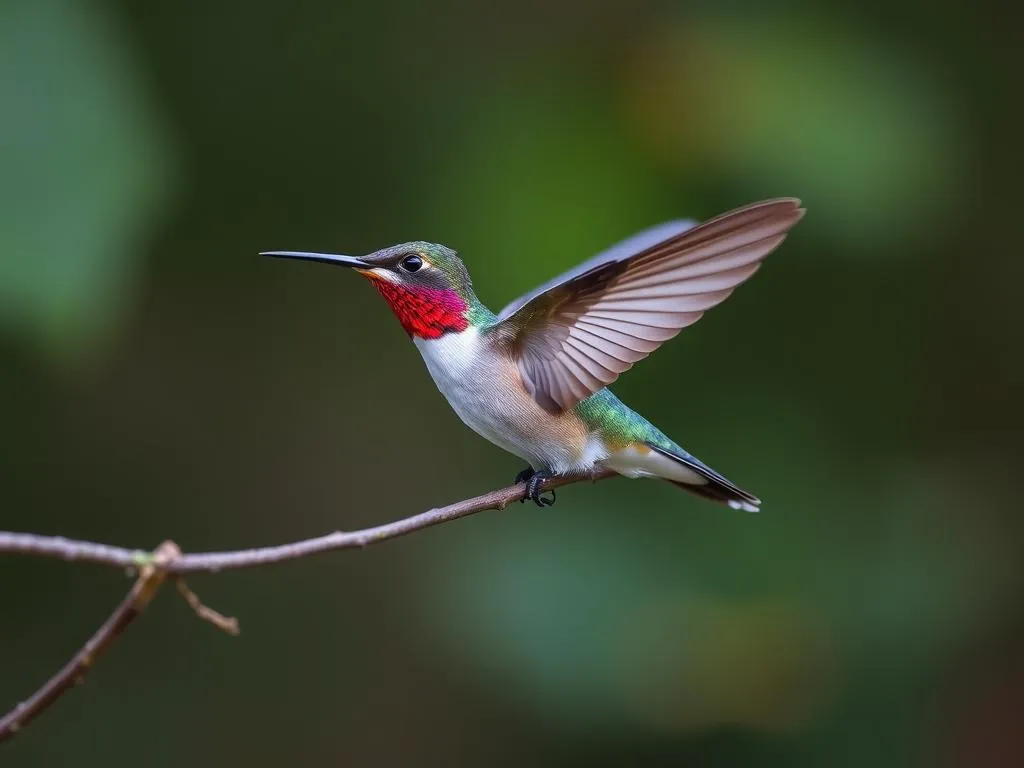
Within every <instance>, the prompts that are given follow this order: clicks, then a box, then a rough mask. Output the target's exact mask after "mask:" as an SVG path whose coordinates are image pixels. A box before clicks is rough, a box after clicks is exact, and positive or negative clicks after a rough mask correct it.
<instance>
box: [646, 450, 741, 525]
mask: <svg viewBox="0 0 1024 768" xmlns="http://www.w3.org/2000/svg"><path fill="white" fill-rule="evenodd" d="M646 445H647V447H648V448H650V449H651V450H653V451H657V452H658V453H660V454H661V455H662V456H665V457H666V458H669V459H672V460H673V461H676V462H678V463H679V464H682V465H683V466H684V467H686V468H687V469H689V470H691V471H692V472H694V473H696V474H697V475H698V476H699V477H700V479H701V480H703V481H705V482H703V483H691V482H684V481H681V480H674V479H672V478H668V477H666V478H664V479H665V480H667V481H668V482H670V483H672V485H675V486H678V487H680V488H682V489H683V490H685V491H689V492H690V493H695V494H697V495H698V496H703V497H704V498H705V499H710V500H711V501H717V502H719V503H721V504H727V505H729V506H730V507H732V508H733V509H742V510H744V511H746V512H760V511H761V506H760V505H761V500H760V499H759V498H757V496H754V495H753V494H751V493H748V492H747V491H745V490H743V489H742V488H740V487H739V486H738V485H736V484H735V483H733V482H731V481H730V480H728V479H727V478H725V477H723V476H722V475H720V474H719V473H718V472H716V471H715V470H713V469H712V468H711V467H709V466H708V465H707V464H705V463H704V462H702V461H700V460H698V459H696V458H694V457H693V456H690V455H689V454H687V453H683V452H678V453H677V452H676V451H671V450H668V449H666V448H662V447H661V446H659V445H655V444H653V443H646Z"/></svg>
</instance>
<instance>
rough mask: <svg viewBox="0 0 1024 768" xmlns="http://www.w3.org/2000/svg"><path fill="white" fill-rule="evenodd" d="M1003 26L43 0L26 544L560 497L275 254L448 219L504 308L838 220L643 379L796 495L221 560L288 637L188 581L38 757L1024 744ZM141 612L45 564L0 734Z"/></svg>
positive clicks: (548, 755) (14, 610) (696, 425)
mask: <svg viewBox="0 0 1024 768" xmlns="http://www.w3.org/2000/svg"><path fill="white" fill-rule="evenodd" d="M996 7H997V6H996V4H995V3H994V2H993V0H981V1H980V2H978V3H974V4H972V7H971V12H970V13H969V14H966V15H965V14H964V13H963V10H962V9H961V4H959V3H954V2H950V1H949V0H939V2H937V3H936V2H931V3H924V2H920V0H918V1H916V2H914V1H911V2H905V3H881V2H877V1H869V2H866V3H861V4H850V3H841V2H838V0H826V2H811V0H793V1H792V2H787V3H783V4H778V5H775V6H773V7H770V8H769V7H767V6H765V5H764V4H762V3H757V2H753V0H735V1H734V2H726V3H715V4H712V3H695V4H679V3H675V4H673V3H647V2H640V3H637V2H627V1H626V0H601V1H600V2H584V1H583V0H570V1H569V2H560V3H554V4H551V3H542V2H538V1H537V0H519V1H518V2H514V3H501V4H491V3H480V4H476V5H474V6H471V7H463V4H460V3H452V2H444V1H442V2H439V3H438V2H435V3H414V2H411V0H387V1H385V2H378V3H332V2H327V1H326V0H325V1H324V2H315V1H314V0H301V1H298V0H297V1H296V2H290V3H285V2H277V3H275V2H258V1H254V0H250V1H249V2H240V1H235V2H224V1H221V2H195V1H186V2H176V3H134V2H129V1H128V0H124V1H123V2H111V3H92V2H70V1H69V2H60V1H59V0H6V2H3V3H0V105H2V106H0V109H2V110H3V117H2V120H0V423H2V425H3V440H2V443H0V445H2V458H0V472H2V478H3V482H2V486H0V527H2V528H5V529H12V530H25V531H34V532H38V533H51V534H62V535H66V536H72V537H80V538H87V539H91V540H96V541H105V542H110V543H118V544H123V545H128V546H155V545H156V544H157V543H159V542H160V541H161V540H163V539H164V538H173V539H175V540H176V541H177V542H179V544H180V545H181V546H182V547H183V548H185V549H186V550H192V551H194V550H202V549H220V548H238V547H245V546H253V545H259V544H269V543H278V542H283V541H288V540H292V539H297V538H302V537H306V536H311V535H316V534H319V533H323V532H326V531H329V530H334V529H336V528H339V527H340V528H349V529H351V528H356V527H362V526H367V525H372V524H376V523H380V522H384V521H387V520H391V519H394V518H396V517H400V516H404V515H406V514H410V513H412V512H415V511H419V510H422V509H425V508H428V507H430V506H433V505H438V504H441V503H444V502H447V501H452V500H456V499H459V498H463V497H465V496H469V495H473V494H476V493H479V492H482V491H485V490H489V489H491V488H494V487H497V486H500V485H504V484H506V483H507V482H508V481H510V480H511V478H512V477H513V476H514V475H515V473H516V472H517V471H518V470H519V469H520V461H519V460H518V459H515V458H513V457H511V456H508V455H506V454H504V453H502V452H501V451H500V450H498V449H497V448H493V447H491V446H489V445H487V444H486V443H484V442H483V441H481V439H480V438H478V437H477V436H476V435H474V434H473V433H471V432H470V431H469V430H468V429H467V428H465V427H463V426H462V425H461V423H460V422H459V421H458V419H457V418H456V417H455V415H454V414H453V413H452V412H451V411H450V410H449V407H448V406H447V404H446V403H445V402H444V400H443V399H442V397H441V396H440V395H439V394H438V393H437V392H436V390H435V388H434V387H433V385H432V383H431V381H430V380H429V378H428V376H427V374H426V371H425V369H424V367H423V365H422V362H421V361H420V359H419V357H418V355H417V354H416V352H415V351H414V349H413V348H412V347H411V345H410V344H409V343H408V341H407V340H406V338H405V336H404V334H403V332H402V330H401V328H400V327H399V325H398V323H397V322H396V321H395V320H394V318H393V317H391V316H390V313H389V312H388V310H387V309H386V307H385V306H384V305H383V303H382V302H381V301H380V300H379V299H378V297H377V296H376V295H375V293H374V291H373V290H372V289H371V288H370V287H369V286H367V285H365V284H364V283H363V281H361V280H358V279H356V278H354V277H353V276H352V275H350V274H348V273H342V271H340V270H334V271H332V270H330V269H329V268H327V267H324V266H322V265H309V264H297V263H283V262H278V261H272V260H261V259H259V258H257V257H256V255H255V254H256V252H257V251H260V250H266V249H273V248H293V249H307V250H333V251H341V252H349V253H365V252H368V251H371V250H374V249H376V248H379V247H382V246H385V245H389V244H391V243H394V242H400V241H404V240H411V239H428V240H434V241H439V242H443V243H446V244H448V245H451V246H452V247H455V248H457V249H458V250H459V251H460V253H461V254H462V255H463V257H464V258H465V259H466V261H467V263H468V265H469V267H470V269H471V270H472V272H473V275H474V277H475V278H476V285H477V288H478V292H479V294H480V295H481V298H483V299H484V300H485V301H486V302H488V303H489V304H490V305H491V306H492V307H494V308H497V307H500V306H501V305H502V304H503V303H504V302H505V301H507V300H509V299H511V298H512V297H514V296H515V295H517V294H518V293H520V292H522V291H525V290H526V289H528V288H530V287H532V286H533V285H534V284H536V283H539V282H541V281H542V280H545V279H547V278H548V277H550V276H551V275H553V274H555V273H556V272H558V271H561V270H562V269H564V268H567V267H569V266H570V265H572V264H574V263H576V262H577V261H579V260H581V259H583V258H585V257H587V256H588V255H590V254H591V253H593V252H595V251H597V250H599V249H600V248H602V247H604V246H606V245H608V244H610V243H612V242H614V241H616V240H618V239H620V238H622V237H624V236H627V235H629V234H631V233H632V232H633V231H635V230H638V229H640V228H643V227H646V226H649V225H651V224H654V223H657V222H659V221H663V220H665V219H669V218H674V217H680V216H683V217H694V218H698V219H703V218H708V217H710V216H712V215H715V214H717V213H719V212H721V211H724V210H727V209H729V208H733V207H735V206H738V205H741V204H744V203H747V202H750V201H753V200H757V199H760V198H763V197H770V196H777V195H794V196H798V197H801V198H802V199H803V200H804V202H805V204H806V206H807V208H808V211H809V213H808V216H807V217H806V219H805V220H804V221H803V223H801V224H800V226H799V227H798V228H797V229H796V230H795V232H794V233H793V235H792V236H791V237H790V239H789V240H788V241H787V242H786V244H785V245H784V246H783V248H782V249H781V250H780V251H778V252H777V253H776V254H775V255H773V256H772V257H771V259H770V260H769V261H768V263H767V265H766V267H765V268H764V269H763V270H762V271H761V272H760V273H759V274H758V275H757V276H756V278H755V279H754V280H752V281H751V283H750V284H749V285H748V286H746V287H744V288H743V289H741V290H740V291H738V292H737V294H736V295H735V296H734V297H733V298H732V299H730V300H729V301H728V302H727V303H726V304H725V305H724V306H723V307H722V308H721V309H718V310H715V311H714V312H712V313H711V314H710V315H709V316H708V317H707V318H706V319H705V320H704V321H703V322H701V323H700V324H699V325H697V326H696V327H694V328H693V329H691V330H687V331H685V332H684V333H683V334H682V335H681V336H680V337H679V338H678V339H677V340H676V341H674V342H673V343H671V344H669V345H667V346H666V347H665V348H664V349H663V350H662V351H659V352H658V353H657V354H656V355H654V356H653V357H652V358H651V359H650V360H648V361H646V362H644V363H642V364H640V365H638V366H637V368H636V369H635V370H634V371H633V372H631V373H630V374H629V375H628V376H626V377H624V378H623V380H622V381H620V382H619V383H618V384H617V385H616V387H615V390H616V392H617V393H618V394H619V395H621V396H622V397H623V398H624V399H625V400H626V401H627V402H629V403H630V404H631V405H633V406H634V407H635V408H636V409H637V410H639V411H640V412H641V413H644V414H646V415H647V416H649V417H650V418H651V419H652V420H653V421H655V422H656V423H657V424H658V425H659V426H661V427H662V428H663V429H664V430H665V431H666V432H668V433H669V434H670V435H672V436H673V437H675V438H676V439H677V440H678V441H679V442H681V443H682V444H683V445H684V446H686V447H687V448H688V449H689V450H691V451H693V452H694V453H695V454H696V455H698V456H700V457H701V458H703V459H705V460H706V461H708V462H709V463H710V464H711V465H713V466H715V467H716V468H718V469H720V470H721V471H722V472H724V473H725V474H726V475H728V476H729V477H730V478H733V479H734V480H736V481H737V482H739V483H740V484H741V485H743V486H744V487H747V488H749V489H750V490H752V491H753V492H755V493H757V494H758V495H760V496H761V497H762V498H763V499H764V500H765V505H764V512H763V513H762V514H761V515H748V514H743V513H738V512H733V511H731V510H729V509H725V508H720V507H717V506H715V505H711V504H708V503H706V502H703V501H701V500H700V499H697V498H694V497H690V496H689V495H685V494H681V493H679V492H678V491H676V490H675V489H673V488H671V487H670V486H669V485H667V484H663V483H654V482H632V483H631V482H627V481H625V480H614V481H609V482H605V483H601V484H598V485H595V486H587V485H580V486H575V487H572V488H567V489H565V490H564V491H563V492H562V493H561V494H560V496H559V504H558V505H557V506H556V507H555V508H554V509H552V510H538V509H536V508H533V507H519V506H518V505H517V506H516V508H515V509H510V510H508V511H506V512H503V513H497V512H491V513H487V514H483V515H480V516H477V517H474V518H471V519H469V520H465V521H462V522H458V523H455V524H452V525H448V526H444V527H442V528H438V529H433V530H430V531H427V532H423V533H419V534H416V535H415V536H412V537H409V538H406V539H403V540H399V541H396V542H392V543H387V544H383V545H380V546H377V547H373V548H370V549H368V550H365V551H361V552H358V551H357V552H346V553H338V554H334V555H330V556H326V557H322V558H319V559H315V560H309V561H304V562H300V563H293V564H290V565H288V566H281V567H277V568H271V569H264V570H256V571H248V572H238V573H231V574H224V575H221V576H217V577H197V578H194V579H192V580H191V584H192V586H193V587H194V588H196V589H197V590H198V591H199V592H200V593H201V595H202V596H203V597H204V599H205V600H206V601H208V602H209V603H210V604H212V605H214V606H215V607H217V608H219V609H221V610H223V611H225V612H227V613H230V614H234V615H237V616H239V617H240V619H241V621H242V635H241V636H240V637H239V638H231V637H228V636H226V635H223V634H220V633H218V632H217V631H215V630H214V629H213V628H211V627H210V626H208V625H206V624H203V623H201V622H199V621H197V620H195V619H194V618H193V617H192V615H191V614H190V612H189V610H188V609H187V607H186V606H185V605H184V604H183V603H182V602H181V601H180V600H178V599H176V598H175V597H174V595H173V594H172V593H168V594H165V595H164V596H163V597H162V599H160V600H158V601H157V603H155V604H154V605H153V606H152V609H151V610H150V611H149V613H148V614H147V615H146V616H145V617H144V620H142V621H140V622H139V624H138V625H137V626H136V627H134V628H133V629H132V630H131V631H130V632H129V633H128V634H127V635H126V636H125V637H124V638H122V641H121V642H120V643H119V644H118V645H117V646H116V648H115V650H114V652H113V653H112V654H111V655H110V656H109V657H108V658H106V659H105V660H104V662H103V663H102V664H101V665H99V666H98V667H97V668H96V669H95V671H94V673H93V674H92V675H91V676H90V677H89V678H88V681H87V682H86V684H85V686H84V687H82V688H80V689H78V690H75V691H73V692H72V693H70V694H69V695H68V696H67V697H66V698H65V699H63V700H62V701H60V702H59V703H58V704H57V705H56V706H55V707H54V708H53V709H52V710H51V711H50V712H49V713H48V714H47V715H46V716H45V717H44V718H43V719H41V720H40V721H38V722H37V723H35V724H34V725H32V726H31V727H30V728H28V729H26V731H25V732H24V733H23V734H21V735H19V736H18V738H17V739H16V740H14V741H13V742H12V743H11V744H9V745H5V747H4V748H3V751H2V753H0V762H2V763H3V764H4V765H10V766H55V765H78V766H93V765H95V766H100V765H103V766H131V765H138V764H140V762H141V763H144V764H145V765H147V766H149V767H150V768H158V767H160V766H178V765H182V764H188V765H196V766H208V765H209V766H213V765H249V766H279V765H282V764H286V763H287V764H290V765H303V766H305V765H336V764H342V765H375V766H376V765H379V766H404V765H452V766H455V765H466V766H482V765H488V766H492V765H493V766H522V765H553V766H554V765H557V766H568V765H609V766H611V765H697V766H793V765H797V766H857V767H860V766H867V765H872V766H883V765H884V766H981V767H982V768H985V767H987V766H1008V765H1014V764H1016V765H1020V764H1024V735H1022V734H1024V729H1022V726H1024V723H1022V722H1021V719H1022V715H1021V713H1022V711H1024V701H1022V699H1024V694H1022V690H1024V608H1022V605H1024V603H1022V596H1024V578H1022V577H1024V565H1022V562H1021V557H1020V555H1021V547H1020V543H1021V541H1022V540H1024V536H1022V534H1024V522H1022V518H1021V504H1020V495H1019V492H1018V490H1017V488H1016V485H1015V480H1016V477H1017V475H1018V474H1019V466H1018V463H1017V459H1018V458H1019V456H1020V439H1021V423H1020V410H1021V408H1020V402H1019V396H1020V392H1021V386H1022V384H1024V370H1022V369H1024V366H1022V360H1021V349H1022V341H1024V339H1022V333H1021V331H1022V325H1021V323H1020V322H1019V317H1018V313H1017V311H1016V309H1017V306H1018V305H1017V303H1016V302H1017V301H1018V300H1019V299H1018V298H1017V297H1019V286H1020V282H1021V277H1022V267H1021V264H1022V261H1021V259H1020V246H1019V236H1018V233H1017V231H1016V230H1017V229H1018V228H1019V226H1020V222H1019V217H1020V216H1019V207H1018V205H1017V201H1016V200H1015V198H1018V197H1019V193H1018V188H1019V179H1018V178H1016V177H1015V176H1013V174H1012V173H1011V172H1010V169H1009V168H1008V167H1007V165H1008V164H1007V159H1008V155H1007V152H1006V148H1007V147H1008V146H1009V145H1011V143H1012V144H1013V145H1014V146H1018V147H1019V145H1018V144H1017V143H1016V141H1017V139H1018V138H1019V133H1018V132H1017V128H1015V127H1014V125H1015V121H1016V118H1017V115H1018V112H1019V106H1018V105H1017V104H1016V101H1017V96H1016V94H1019V83H1020V80H1019V77H1020V71H1019V61H1018V59H1017V54H1016V53H1015V52H1014V51H1015V50H1016V48H1015V46H1016V45H1017V42H1015V37H1014V36H1015V35H1016V33H1017V32H1016V29H1015V28H1013V25H1012V24H1009V23H1006V24H1004V25H1002V28H1000V25H999V24H998V23H997V22H996ZM1016 124H1017V125H1019V121H1017V122H1016ZM127 585H128V581H127V580H126V579H124V578H123V577H122V576H121V575H120V574H118V573H116V572H111V571H108V570H104V569H100V568H94V567H90V566H74V565H69V564H65V563H59V562H43V561H34V560H30V559H10V558H8V559H3V560H0V587H2V592H0V596H2V598H3V611H2V612H0V648H2V651H3V652H2V654H0V709H4V710H6V709H7V708H8V707H10V706H13V705H14V704H15V703H16V702H17V701H18V700H20V698H22V697H24V696H26V695H28V694H29V693H30V692H31V691H32V690H34V689H35V688H36V686H37V685H38V684H39V683H40V682H41V681H42V680H43V679H44V678H45V677H46V676H48V675H49V674H51V673H52V672H53V671H54V670H55V669H56V668H57V667H58V666H59V665H60V664H62V663H63V662H64V661H65V659H66V658H67V657H68V656H69V655H70V654H71V652H72V651H73V650H74V649H75V648H77V647H78V645H79V644H80V643H81V641H83V640H84V639H85V637H86V636H87V635H88V634H89V633H90V632H91V631H92V630H93V629H94V628H95V626H96V625H98V623H99V621H100V620H101V619H102V618H103V617H104V616H105V614H106V612H108V611H109V610H110V608H112V606H113V605H114V604H115V603H116V601H117V600H119V599H120V596H121V594H122V593H123V591H124V590H125V588H126V587H127Z"/></svg>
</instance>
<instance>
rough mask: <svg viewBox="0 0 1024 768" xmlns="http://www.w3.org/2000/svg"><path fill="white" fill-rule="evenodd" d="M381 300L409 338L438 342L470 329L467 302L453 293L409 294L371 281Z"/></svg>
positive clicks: (425, 290) (377, 280) (389, 284)
mask: <svg viewBox="0 0 1024 768" xmlns="http://www.w3.org/2000/svg"><path fill="white" fill-rule="evenodd" d="M370 282H371V283H373V287H374V288H376V289H377V292H378V293H379V294H380V295H381V296H383V297H384V301H386V302H387V303H388V306H390V307H391V311H392V312H394V313H395V316H396V317H397V318H398V321H399V322H400V323H401V324H402V327H403V328H405V332H406V333H408V334H409V336H410V337H414V338H419V339H438V338H440V337H441V336H444V334H446V333H448V332H449V331H454V332H455V333H461V332H462V331H464V330H466V328H467V327H468V326H469V321H468V320H467V319H466V317H465V312H466V306H467V305H466V302H465V300H464V299H463V298H462V297H461V296H459V294H458V292H457V291H454V290H452V289H447V290H437V289H436V288H417V289H416V290H409V289H408V288H405V287H403V286H401V285H398V284H396V283H392V282H391V281H390V280H385V279H383V278H379V277H373V278H371V279H370Z"/></svg>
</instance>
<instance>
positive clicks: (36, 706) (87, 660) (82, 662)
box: [0, 541, 181, 742]
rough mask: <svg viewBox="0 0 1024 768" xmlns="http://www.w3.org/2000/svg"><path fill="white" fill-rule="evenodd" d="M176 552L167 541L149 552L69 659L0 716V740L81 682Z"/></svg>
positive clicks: (142, 607)
mask: <svg viewBox="0 0 1024 768" xmlns="http://www.w3.org/2000/svg"><path fill="white" fill-rule="evenodd" d="M179 554H181V553H180V551H179V550H178V547H177V546H176V545H175V544H174V542H171V541H167V542H164V543H163V544H161V545H160V546H159V547H158V548H157V549H156V551H155V552H153V554H152V556H151V557H152V560H153V562H152V563H151V564H148V565H145V566H143V567H142V568H141V569H140V570H139V577H138V579H137V580H136V581H135V584H134V586H133V587H132V588H131V590H130V591H129V592H128V594H127V595H125V598H124V600H122V601H121V604H120V605H119V606H117V608H116V609H115V610H114V612H113V613H112V614H110V618H108V619H107V620H106V621H105V622H103V625H102V626H101V627H100V628H99V629H98V630H96V633H95V634H94V635H93V636H92V637H90V638H89V640H88V641H87V642H86V644H85V645H83V646H82V648H81V649H80V650H79V651H78V653H76V654H75V655H74V657H73V658H72V659H71V661H69V662H68V663H67V664H65V665H64V667H63V668H62V669H61V670H60V671H59V672H57V674H55V675H54V676H53V677H51V678H50V679H49V680H47V681H46V683H44V684H43V687H42V688H40V689H39V690H38V691H36V692H35V693H34V694H32V696H30V697H29V698H27V699H25V701H23V702H21V703H20V704H18V706H16V707H15V708H14V709H12V710H11V711H10V712H8V713H7V714H6V715H4V717H3V718H2V719H0V742H4V741H6V740H7V739H9V738H11V737H12V736H13V735H14V734H16V733H17V732H18V731H19V730H21V729H22V728H23V727H24V726H26V725H28V724H29V723H30V722H32V720H34V719H35V718H36V717H37V716H38V715H39V714H41V713H42V712H43V711H44V710H46V709H47V708H48V707H50V705H52V704H53V703H54V702H55V701H57V699H59V698H60V697H61V696H63V695H64V694H65V693H66V692H67V691H69V690H70V689H71V688H73V687H75V686H76V685H78V684H79V683H81V682H82V680H83V679H84V677H85V675H86V673H87V672H88V671H89V669H90V667H92V665H93V664H94V663H95V661H96V659H98V658H99V657H100V656H101V655H102V654H103V652H104V651H106V650H107V648H109V647H110V644H111V643H113V642H114V639H115V638H117V637H118V636H119V635H120V634H121V633H122V632H124V631H125V629H127V628H128V625H129V624H131V623H132V622H133V621H134V620H135V618H136V617H137V616H138V615H139V614H140V613H142V611H143V610H145V608H146V606H147V605H149V602H150V601H151V600H152V599H153V596H154V595H155V594H156V592H157V590H158V589H159V588H160V585H161V584H162V583H163V581H164V579H165V578H166V572H165V571H164V570H163V567H162V566H163V565H164V564H165V563H168V562H171V561H172V560H173V559H174V558H175V557H177V556H178V555H179Z"/></svg>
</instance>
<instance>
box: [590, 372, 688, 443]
mask: <svg viewBox="0 0 1024 768" xmlns="http://www.w3.org/2000/svg"><path fill="white" fill-rule="evenodd" d="M574 410H575V411H576V413H577V414H579V416H580V418H581V419H583V423H584V424H586V425H587V427H588V428H589V429H591V430H594V431H596V432H599V433H600V435H601V437H602V438H603V439H604V441H605V443H607V444H608V445H609V447H619V446H625V445H628V444H630V443H638V442H643V443H651V444H652V445H656V446H658V447H659V448H664V449H665V450H667V451H671V452H672V453H678V454H681V455H682V456H689V454H688V453H686V451H684V450H683V449H682V448H680V447H679V446H678V445H676V444H675V443H674V442H672V440H670V439H669V438H668V437H667V436H666V435H665V433H664V432H662V431H661V430H660V429H658V428H657V427H656V426H654V425H653V424H651V422H649V421H648V420H647V419H645V418H644V417H643V416H641V415H640V414H639V413H637V412H636V411H634V410H633V409H632V408H630V407H629V406H627V405H626V404H625V403H623V402H622V401H621V400H619V398H617V397H616V396H615V395H613V394H612V391H611V390H610V389H602V390H599V391H597V392H595V393H594V394H592V395H591V396H590V397H588V398H587V399H586V400H583V401H581V402H579V403H577V404H576V406H575V408H574Z"/></svg>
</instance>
